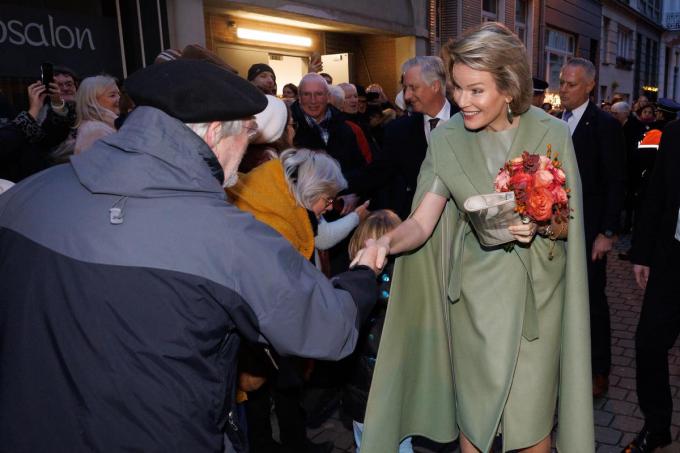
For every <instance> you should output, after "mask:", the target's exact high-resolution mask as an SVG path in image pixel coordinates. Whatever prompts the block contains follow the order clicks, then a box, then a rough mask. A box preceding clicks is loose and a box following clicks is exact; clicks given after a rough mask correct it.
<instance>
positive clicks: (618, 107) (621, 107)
mask: <svg viewBox="0 0 680 453" xmlns="http://www.w3.org/2000/svg"><path fill="white" fill-rule="evenodd" d="M612 112H615V113H630V104H628V103H627V102H626V101H620V102H616V103H615V104H614V105H612Z"/></svg>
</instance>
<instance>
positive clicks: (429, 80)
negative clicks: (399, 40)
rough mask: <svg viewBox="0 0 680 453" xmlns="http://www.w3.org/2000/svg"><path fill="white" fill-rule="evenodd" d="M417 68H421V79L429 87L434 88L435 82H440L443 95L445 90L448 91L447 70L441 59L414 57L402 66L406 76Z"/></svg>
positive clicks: (402, 71)
mask: <svg viewBox="0 0 680 453" xmlns="http://www.w3.org/2000/svg"><path fill="white" fill-rule="evenodd" d="M415 66H420V77H421V78H422V79H423V81H424V82H425V83H426V84H428V85H429V86H432V84H433V83H434V82H435V80H439V83H440V84H441V86H442V93H444V91H443V90H445V89H446V69H445V68H444V62H443V61H442V59H441V58H439V57H433V56H420V57H413V58H411V59H409V60H406V61H405V62H404V64H402V65H401V73H402V74H404V73H405V72H406V71H408V70H409V69H411V68H413V67H415Z"/></svg>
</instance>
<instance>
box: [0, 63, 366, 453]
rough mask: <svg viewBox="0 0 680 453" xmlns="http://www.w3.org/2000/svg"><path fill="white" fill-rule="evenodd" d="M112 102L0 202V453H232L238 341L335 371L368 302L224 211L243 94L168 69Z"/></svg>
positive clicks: (231, 84)
mask: <svg viewBox="0 0 680 453" xmlns="http://www.w3.org/2000/svg"><path fill="white" fill-rule="evenodd" d="M125 88H126V91H127V92H128V93H129V95H130V96H131V97H132V99H133V100H134V102H135V104H136V105H137V108H136V109H135V110H134V111H133V112H132V113H131V114H130V116H129V117H128V118H127V120H126V121H125V123H124V124H123V126H122V128H121V129H120V131H119V132H117V133H115V134H112V135H110V136H108V137H106V138H104V139H102V140H100V141H98V142H96V143H95V144H94V146H93V147H92V148H91V149H90V151H89V152H87V153H83V154H81V155H79V156H74V157H73V158H72V160H71V162H70V163H68V164H65V165H60V166H57V167H53V168H51V169H49V170H46V171H44V172H42V173H39V174H37V175H34V176H33V177H31V178H29V179H27V180H24V181H23V182H22V183H20V184H18V185H16V186H15V187H13V188H12V189H10V190H9V191H7V192H5V193H4V194H3V195H2V196H1V197H0V257H2V258H1V259H0V345H2V347H0V445H2V448H1V449H2V450H3V451H12V452H19V451H25V452H29V451H30V452H33V451H50V452H60V451H63V452H67V451H68V452H83V451H144V452H192V453H194V452H218V451H225V450H226V451H245V449H246V448H247V447H245V446H244V444H243V439H244V436H243V433H242V430H241V428H240V425H239V420H238V417H237V415H236V411H235V401H234V393H235V391H236V375H237V371H236V363H235V362H236V354H237V352H238V349H239V342H240V340H241V338H245V339H247V340H249V341H251V342H259V343H263V344H265V345H267V346H269V347H271V348H274V349H275V350H276V351H277V352H278V353H279V354H284V355H285V354H291V355H296V356H302V357H314V358H322V359H332V360H337V359H340V358H341V357H343V356H346V355H348V354H349V353H351V352H352V350H353V348H354V344H355V342H356V339H357V336H358V331H357V328H358V326H360V325H361V322H362V320H363V319H364V317H365V316H366V315H367V314H368V313H369V312H370V309H371V306H372V304H373V302H374V301H375V292H376V285H375V273H374V271H373V270H372V269H370V268H369V267H367V266H365V265H362V266H359V267H358V268H355V270H353V271H350V272H346V273H344V274H342V275H340V276H338V278H337V279H334V281H333V282H332V283H331V282H330V281H329V280H327V279H326V278H325V277H324V276H323V275H322V274H321V273H320V272H318V271H317V270H316V268H314V266H312V265H311V264H310V263H309V262H308V261H306V260H305V259H304V258H303V257H301V256H300V255H299V254H298V253H297V252H296V251H295V250H294V249H293V248H292V246H291V245H290V244H289V243H288V241H286V240H285V239H283V238H282V237H281V236H280V235H279V234H278V233H276V232H275V231H274V230H272V229H271V228H269V227H267V226H265V225H263V224H261V223H259V222H257V221H256V220H255V219H254V218H253V217H252V216H251V215H250V214H246V213H244V212H241V211H239V210H238V209H237V208H236V207H234V206H232V205H231V204H229V203H228V202H227V201H226V199H225V194H224V191H223V188H222V186H223V184H230V183H232V182H234V180H235V177H236V169H237V168H238V164H239V161H240V160H241V157H242V156H243V153H244V151H245V148H246V145H247V143H248V137H249V135H250V134H251V133H252V132H254V130H255V127H256V126H255V122H254V121H253V120H252V115H254V114H255V113H257V112H259V111H261V110H262V109H264V107H265V106H266V104H267V101H266V99H265V97H264V95H263V94H261V93H260V92H259V91H258V90H257V89H256V88H255V87H253V86H252V85H251V84H250V83H248V82H247V81H245V80H243V79H240V78H239V77H237V76H235V75H233V74H232V73H230V72H229V71H227V70H225V69H223V68H220V67H218V66H216V65H213V64H211V63H208V62H201V61H188V60H186V61H182V60H177V61H171V62H168V63H164V64H161V65H152V66H149V67H148V68H146V69H143V70H141V71H140V72H138V73H135V74H133V75H132V76H131V77H130V78H129V79H128V80H127V81H126V83H125ZM367 252H368V255H371V256H369V257H368V258H367V259H366V260H364V261H363V262H362V263H361V264H366V263H372V262H374V261H375V260H376V253H375V252H376V250H375V248H374V247H373V248H369V249H368V250H367ZM225 434H226V435H225Z"/></svg>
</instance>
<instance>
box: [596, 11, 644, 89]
mask: <svg viewBox="0 0 680 453" xmlns="http://www.w3.org/2000/svg"><path fill="white" fill-rule="evenodd" d="M605 18H609V27H608V29H606V28H605V26H604V23H605ZM602 21H603V22H602V36H601V39H600V42H601V46H600V49H601V54H600V73H599V87H598V95H600V96H601V98H602V99H600V100H605V99H611V97H612V96H613V95H614V94H615V93H621V94H623V95H624V96H626V97H627V98H628V100H629V101H630V100H633V99H634V98H635V97H636V90H635V87H634V86H633V81H634V75H635V72H634V70H635V66H634V65H633V66H631V68H630V69H623V68H621V67H617V60H616V58H617V56H621V55H619V53H618V45H619V42H618V32H619V28H620V27H625V28H626V29H627V30H630V33H631V41H630V46H629V50H628V55H627V56H626V57H627V58H629V59H631V60H634V59H635V46H636V42H635V39H636V25H635V19H633V18H631V17H630V16H629V15H628V14H626V13H624V12H623V11H622V10H621V9H619V8H617V7H616V6H615V5H613V4H608V3H605V4H603V6H602ZM600 87H606V91H605V92H604V93H603V92H602V90H601V88H600Z"/></svg>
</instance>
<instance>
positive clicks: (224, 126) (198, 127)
mask: <svg viewBox="0 0 680 453" xmlns="http://www.w3.org/2000/svg"><path fill="white" fill-rule="evenodd" d="M210 124H211V123H185V126H186V127H188V128H189V129H191V130H192V131H194V132H195V133H196V135H198V136H199V137H201V138H202V139H205V134H206V133H207V132H208V127H209V126H210ZM242 130H243V120H233V121H222V122H221V126H220V130H219V132H218V135H217V141H218V142H219V141H220V140H222V139H223V138H226V137H229V136H231V135H238V134H240V133H241V131H242Z"/></svg>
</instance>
